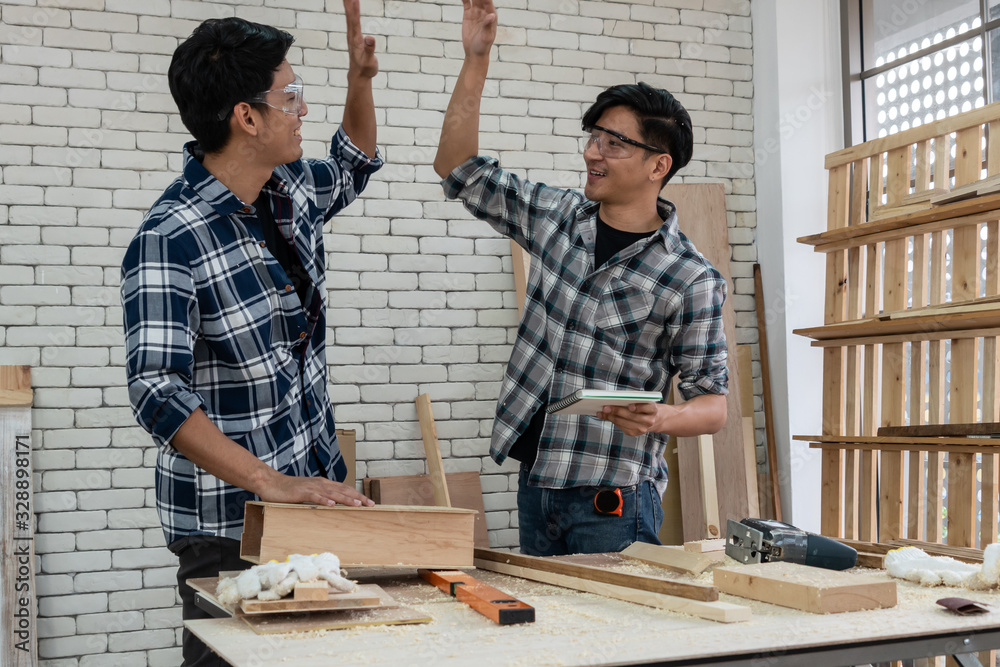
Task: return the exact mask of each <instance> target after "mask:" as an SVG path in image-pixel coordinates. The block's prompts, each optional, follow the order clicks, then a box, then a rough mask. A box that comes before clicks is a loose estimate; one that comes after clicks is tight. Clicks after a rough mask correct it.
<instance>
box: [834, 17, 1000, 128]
mask: <svg viewBox="0 0 1000 667" xmlns="http://www.w3.org/2000/svg"><path fill="white" fill-rule="evenodd" d="M842 2H843V6H842V10H843V11H842V16H843V19H844V24H843V27H844V63H845V77H844V79H845V88H846V90H845V92H846V95H845V101H846V104H847V109H846V117H847V118H846V120H847V123H846V130H847V135H846V136H847V144H848V145H851V144H858V143H861V142H863V141H868V140H871V139H875V138H878V137H884V136H886V135H888V134H895V133H896V132H901V131H903V130H907V129H909V128H911V127H917V126H919V125H922V124H924V123H928V122H931V121H934V120H939V119H941V118H945V117H948V116H953V115H955V114H958V113H961V112H963V111H969V110H970V109H974V108H978V107H981V106H983V105H985V104H989V103H990V102H993V101H996V100H1000V71H998V70H997V69H996V68H997V67H1000V0H842Z"/></svg>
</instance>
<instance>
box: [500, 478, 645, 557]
mask: <svg viewBox="0 0 1000 667" xmlns="http://www.w3.org/2000/svg"><path fill="white" fill-rule="evenodd" d="M529 471H530V468H529V467H528V466H526V465H524V464H522V465H521V473H520V477H519V479H518V486H517V521H518V527H519V529H520V536H521V553H523V554H527V555H529V556H562V555H565V554H593V553H604V552H611V551H613V552H618V551H621V550H622V549H624V548H625V547H627V546H628V545H630V544H632V543H633V542H648V543H649V544H659V543H660V539H659V537H657V534H658V533H659V532H660V526H661V525H662V524H663V507H662V506H661V505H660V494H659V493H658V492H657V490H656V486H655V485H654V484H653V482H651V481H650V480H646V481H643V482H640V483H639V484H636V485H635V486H629V487H622V488H621V489H620V491H621V494H622V508H621V510H622V515H621V516H613V515H609V514H598V513H597V512H596V511H595V510H594V496H595V495H597V492H598V491H600V489H598V488H597V487H594V486H578V487H572V488H568V489H543V488H541V487H537V486H528V473H529Z"/></svg>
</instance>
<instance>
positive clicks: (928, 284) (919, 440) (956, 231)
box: [795, 103, 1000, 547]
mask: <svg viewBox="0 0 1000 667" xmlns="http://www.w3.org/2000/svg"><path fill="white" fill-rule="evenodd" d="M991 140H995V141H991ZM825 166H826V168H827V170H828V171H829V180H830V186H829V209H828V223H827V230H826V231H825V232H823V233H821V234H816V235H812V236H807V237H803V238H800V239H798V240H799V242H801V243H804V244H808V245H812V246H814V248H815V250H816V251H817V252H821V253H824V254H825V255H826V299H825V313H824V322H823V326H819V327H815V328H810V329H802V330H797V331H795V333H797V334H801V335H805V336H808V337H810V338H812V339H813V343H812V345H813V346H815V347H818V348H821V349H822V353H823V424H822V434H821V435H820V436H796V438H795V439H797V440H805V441H808V442H810V443H812V444H811V446H812V447H816V448H819V449H821V450H822V491H821V494H822V524H821V530H822V532H823V533H824V534H826V535H831V536H835V537H843V538H848V539H860V540H865V541H871V542H886V541H889V540H897V539H904V538H906V539H914V540H926V541H929V542H944V541H945V536H946V540H947V544H949V545H953V546H960V547H977V546H985V545H986V544H989V543H991V542H995V541H996V540H997V537H998V535H997V513H998V489H1000V486H998V470H1000V466H998V455H1000V438H991V437H985V438H984V437H972V436H968V437H961V436H959V437H954V436H952V437H879V433H878V430H879V428H880V427H896V426H921V425H932V424H971V423H979V422H996V421H998V416H1000V409H998V405H997V404H998V400H1000V395H998V389H997V388H998V384H1000V367H998V363H997V337H998V336H1000V274H998V268H997V266H998V255H1000V229H998V220H1000V103H997V104H992V105H989V106H985V107H982V108H980V109H975V110H973V111H970V112H967V113H963V114H960V115H957V116H953V117H951V118H946V119H943V120H939V121H937V122H933V123H928V124H926V125H921V126H918V127H915V128H912V129H909V130H906V131H904V132H900V133H898V134H893V135H889V136H886V137H882V138H879V139H876V140H873V141H869V142H867V143H864V144H860V145H858V146H853V147H851V148H847V149H845V150H842V151H837V152H835V153H831V154H830V155H827V156H826V164H825ZM995 177H997V178H995ZM977 476H978V477H979V479H980V489H981V501H980V502H979V503H977ZM977 504H978V505H979V506H980V508H981V514H980V515H981V517H982V520H981V521H979V520H978V518H977ZM945 514H946V515H947V519H944V518H943V517H944V516H945Z"/></svg>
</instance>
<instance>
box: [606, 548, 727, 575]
mask: <svg viewBox="0 0 1000 667" xmlns="http://www.w3.org/2000/svg"><path fill="white" fill-rule="evenodd" d="M719 541H721V542H725V540H719ZM622 555H623V556H627V557H628V558H634V559H635V560H639V561H642V562H643V563H648V564H649V565H656V566H657V567H665V568H667V569H668V570H674V571H675V572H685V573H687V574H701V573H702V572H704V571H705V570H707V569H708V568H710V567H711V566H712V565H713V564H714V563H715V561H713V560H712V559H711V558H709V557H708V556H704V555H702V554H701V553H692V552H691V551H686V550H685V549H681V548H678V547H668V546H662V545H658V544H647V543H645V542H633V543H632V544H630V545H629V546H628V547H626V548H625V550H623V551H622Z"/></svg>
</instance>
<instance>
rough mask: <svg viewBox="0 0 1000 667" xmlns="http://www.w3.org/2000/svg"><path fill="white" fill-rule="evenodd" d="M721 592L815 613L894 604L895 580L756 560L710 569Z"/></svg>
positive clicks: (883, 606) (857, 609)
mask: <svg viewBox="0 0 1000 667" xmlns="http://www.w3.org/2000/svg"><path fill="white" fill-rule="evenodd" d="M712 575H713V579H714V581H715V585H716V586H717V587H718V589H719V590H720V591H721V592H723V593H730V594H732V595H738V596H740V597H745V598H749V599H751V600H760V601H761V602H770V603H772V604H777V605H781V606H783V607H791V608H793V609H801V610H802V611H809V612H813V613H816V614H834V613H839V612H845V611H861V610H863V609H882V608H886V607H895V606H896V582H895V581H892V580H890V579H889V578H888V575H886V576H876V575H863V574H855V573H852V572H836V571H833V570H824V569H822V568H817V567H809V566H808V565H800V564H798V563H757V564H754V565H745V566H741V567H738V568H737V567H734V568H727V567H719V568H716V569H715V570H713V572H712Z"/></svg>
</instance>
